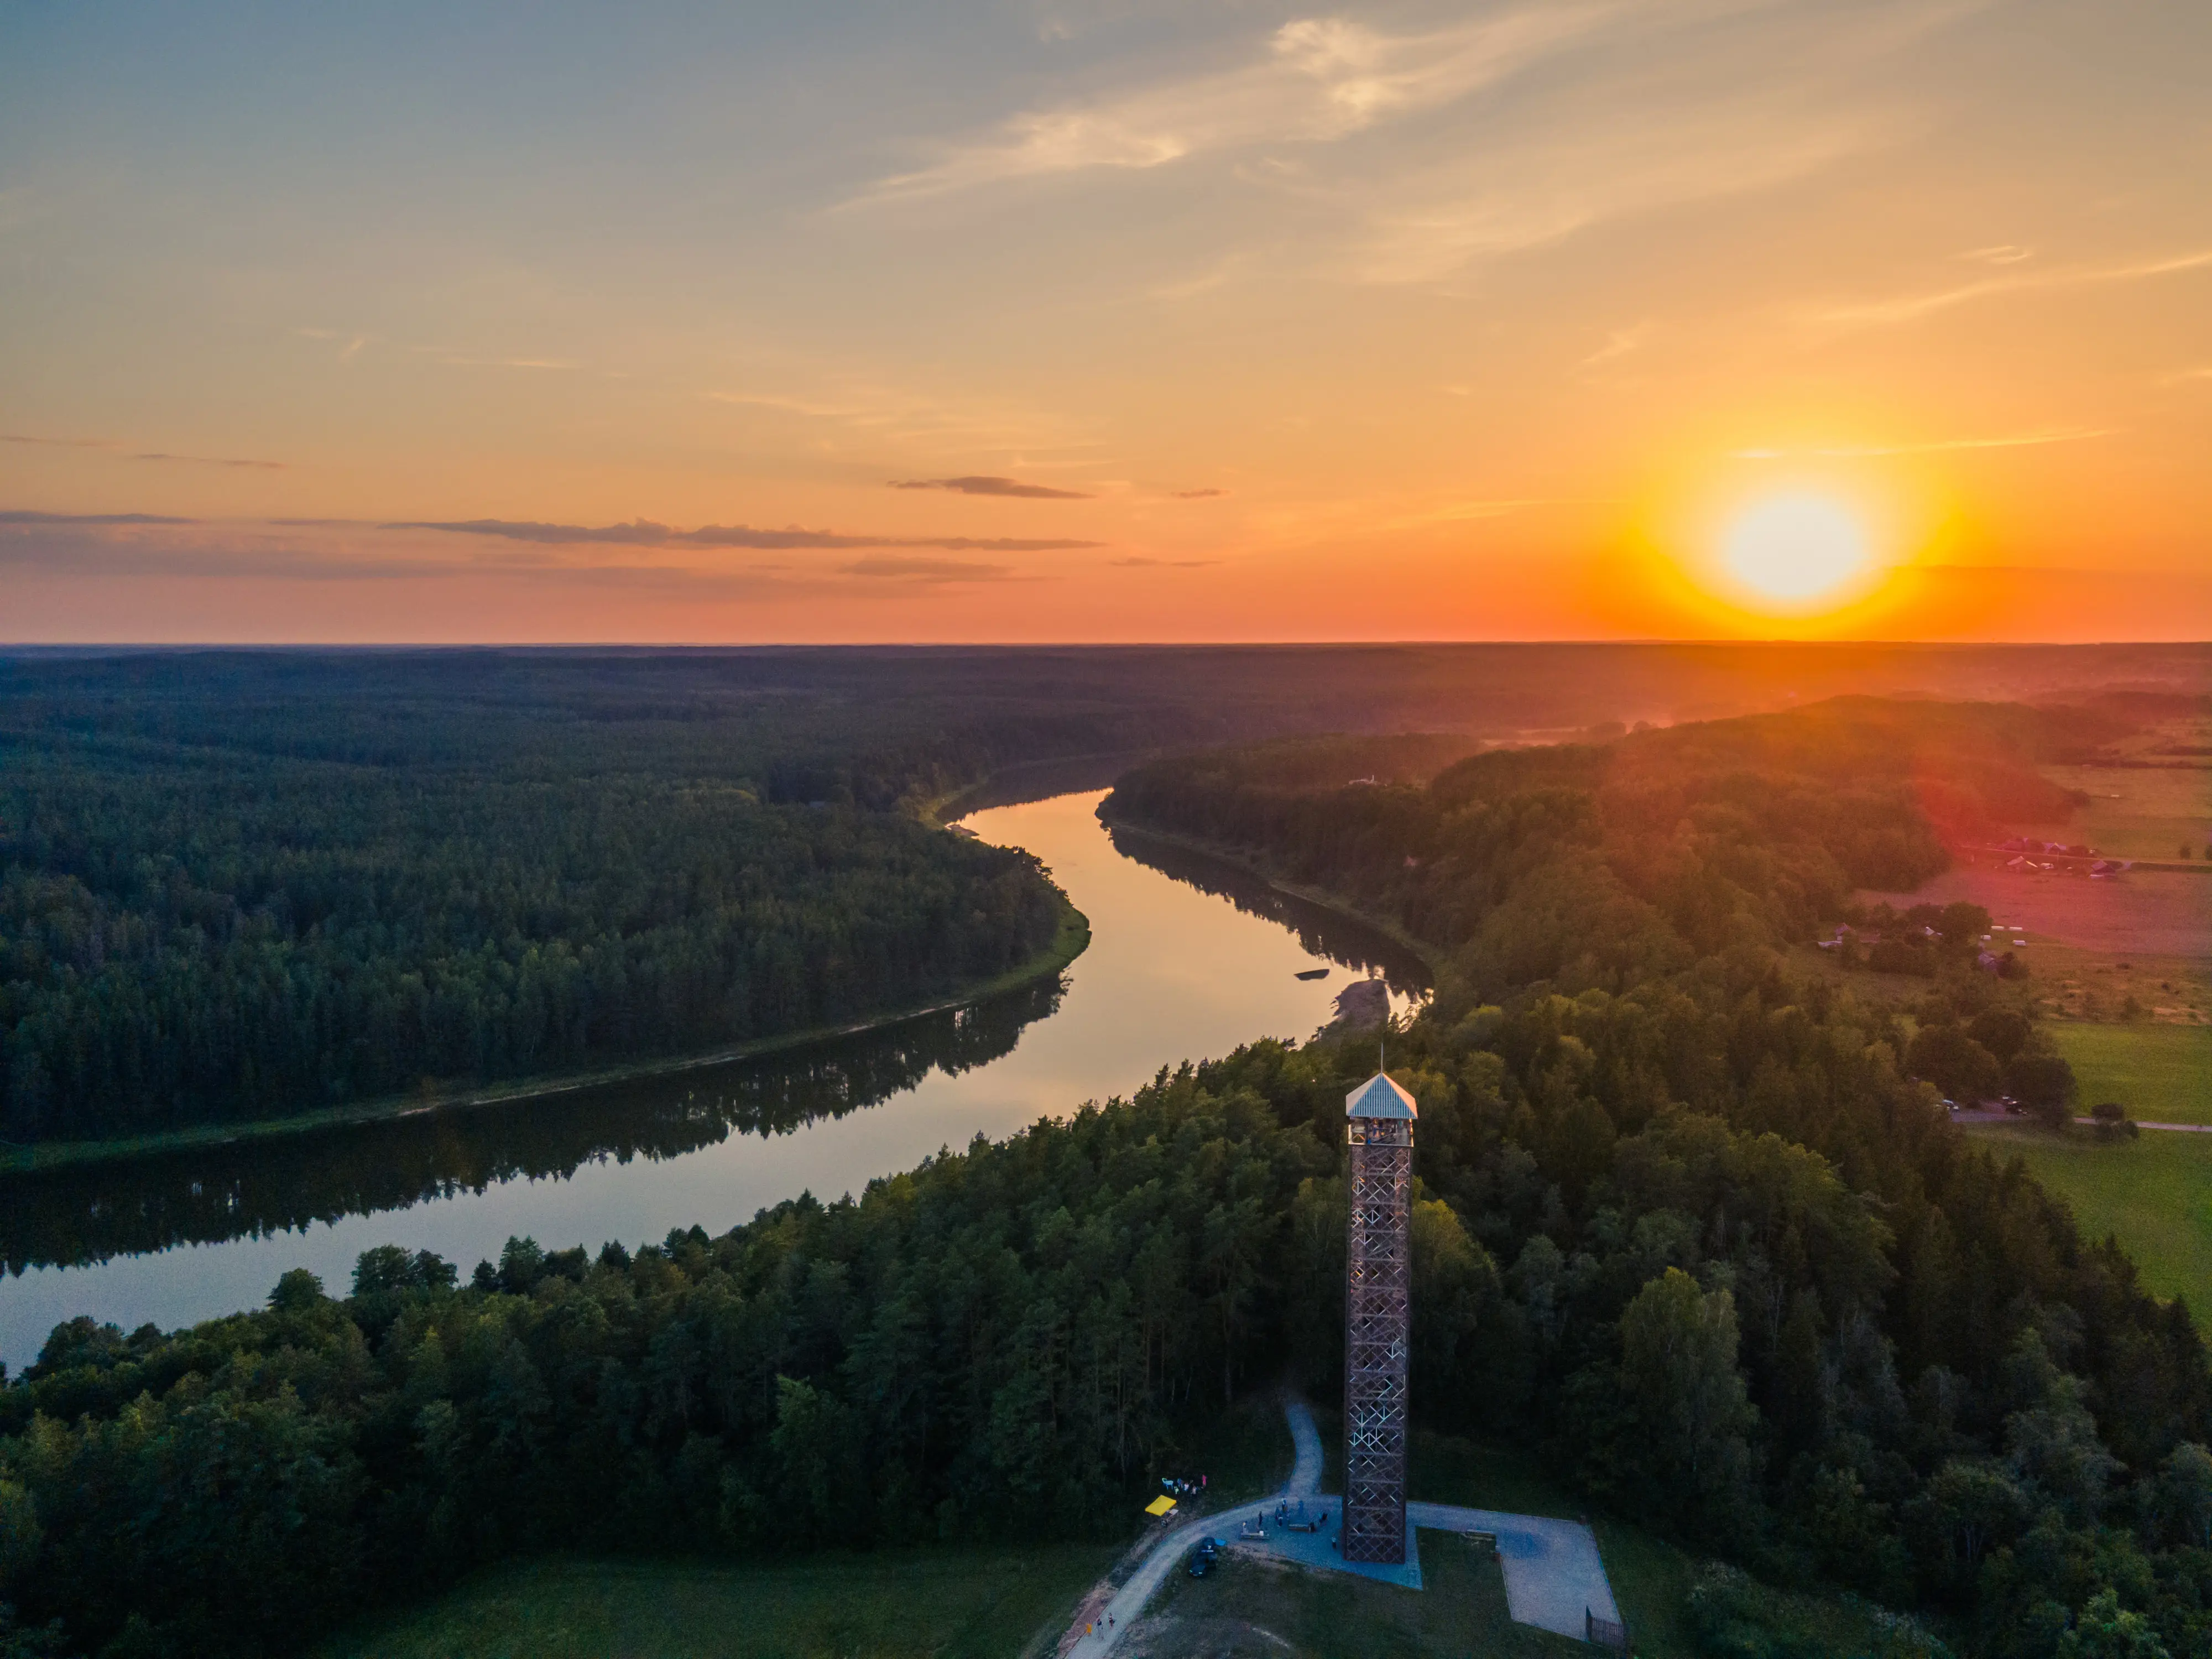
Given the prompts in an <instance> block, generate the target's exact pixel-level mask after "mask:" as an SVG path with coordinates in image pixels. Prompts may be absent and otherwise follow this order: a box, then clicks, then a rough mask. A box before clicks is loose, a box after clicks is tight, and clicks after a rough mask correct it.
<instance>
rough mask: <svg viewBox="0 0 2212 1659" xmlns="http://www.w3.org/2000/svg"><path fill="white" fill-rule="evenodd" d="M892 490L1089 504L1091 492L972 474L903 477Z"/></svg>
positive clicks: (894, 484) (895, 481)
mask: <svg viewBox="0 0 2212 1659" xmlns="http://www.w3.org/2000/svg"><path fill="white" fill-rule="evenodd" d="M891 488H892V489H950V490H952V491H954V492H955V493H957V494H958V495H1018V496H1020V497H1021V498H1023V499H1024V501H1089V500H1091V494H1090V492H1089V491H1088V490H1083V489H1053V488H1052V486H1051V485H1049V484H1036V483H1022V482H1021V480H1019V479H1018V478H994V477H979V476H976V475H974V474H970V475H969V476H968V477H960V478H902V479H896V480H894V481H893V482H892V484H891Z"/></svg>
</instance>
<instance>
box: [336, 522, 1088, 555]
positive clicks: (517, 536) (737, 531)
mask: <svg viewBox="0 0 2212 1659" xmlns="http://www.w3.org/2000/svg"><path fill="white" fill-rule="evenodd" d="M378 528H380V529H383V530H433V531H442V532H446V533H447V534H449V535H457V536H494V537H499V538H503V539H505V540H507V541H517V542H537V543H541V544H548V545H553V546H568V545H575V544H611V545H616V546H623V547H747V548H763V549H772V550H779V551H781V550H789V549H793V548H815V549H826V550H858V549H861V548H871V547H915V548H928V549H931V550H935V551H938V552H945V553H968V552H977V553H1060V552H1068V551H1073V550H1078V549H1082V548H1092V547H1103V545H1105V544H1104V543H1103V542H1092V541H1079V540H1074V539H1071V538H1065V537H1042V536H902V535H891V534H884V535H868V534H865V533H863V534H844V533H840V532H836V531H829V530H805V529H801V528H800V527H799V526H795V525H794V526H790V527H788V528H786V529H782V530H757V529H754V528H753V527H751V526H748V525H741V524H740V525H719V524H709V525H702V526H699V527H698V528H697V529H696V530H675V529H671V527H670V526H667V525H665V524H655V523H653V521H652V520H649V519H639V520H634V521H633V522H631V523H629V524H611V525H577V524H543V523H539V522H537V521H535V520H517V519H461V520H396V521H393V522H391V523H387V524H384V525H380V526H378Z"/></svg>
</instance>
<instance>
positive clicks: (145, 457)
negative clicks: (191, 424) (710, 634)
mask: <svg viewBox="0 0 2212 1659" xmlns="http://www.w3.org/2000/svg"><path fill="white" fill-rule="evenodd" d="M128 459H131V460H134V461H174V462H177V463H178V464H179V465H184V466H228V467H242V468H244V469H246V470H247V471H254V472H284V471H289V470H290V463H289V462H287V461H256V460H249V459H242V458H240V457H239V456H235V455H171V454H168V453H165V452H164V451H161V450H158V449H143V450H140V451H138V452H137V453H134V454H132V455H131V456H130V457H129V458H128Z"/></svg>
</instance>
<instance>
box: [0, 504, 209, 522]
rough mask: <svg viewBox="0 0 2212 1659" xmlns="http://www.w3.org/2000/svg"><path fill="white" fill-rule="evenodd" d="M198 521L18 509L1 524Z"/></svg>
mask: <svg viewBox="0 0 2212 1659" xmlns="http://www.w3.org/2000/svg"><path fill="white" fill-rule="evenodd" d="M198 522H199V520H197V519H173V518H170V517H168V516H167V514H165V513H32V512H28V511H25V510H23V509H21V508H17V509H15V510H12V511H9V512H4V513H0V524H22V525H38V524H45V525H70V524H83V525H100V524H106V525H118V524H197V523H198Z"/></svg>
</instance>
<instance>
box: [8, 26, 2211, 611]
mask: <svg viewBox="0 0 2212 1659" xmlns="http://www.w3.org/2000/svg"><path fill="white" fill-rule="evenodd" d="M792 12H793V15H789V16H785V17H781V18H768V19H763V18H760V17H744V16H732V17H713V18H702V17H699V16H696V15H691V14H690V13H682V12H677V11H673V10H662V9H658V8H652V7H643V8H638V9H626V10H625V12H624V13H623V15H621V16H619V17H616V16H609V17H605V18H600V19H596V20H588V19H578V18H574V17H567V16H562V17H555V16H551V15H546V16H544V17H535V16H534V17H533V18H532V19H531V20H529V21H527V22H525V21H523V20H521V19H520V17H517V18H516V19H514V20H513V21H504V20H502V19H501V18H499V17H496V16H493V15H489V14H485V15H470V16H464V17H454V16H452V15H447V11H446V10H445V9H436V8H425V9H422V10H421V11H419V12H416V13H409V12H406V11H404V10H391V11H380V13H379V14H378V15H375V16H373V17H362V18H349V17H345V16H324V17H299V16H293V15H289V14H276V15H271V14H267V13H259V12H251V11H247V10H245V9H240V10H237V11H232V10H229V9H226V8H222V7H213V8H210V9H196V10H195V11H194V13H193V14H192V15H191V16H189V17H187V16H185V15H181V14H177V13H173V12H170V11H164V10H159V9H148V10H146V11H144V12H143V13H134V12H133V11H132V10H131V9H130V8H127V7H126V8H113V9H100V10H99V11H97V12H90V11H87V10H84V9H55V10H51V11H45V12H39V13H35V14H34V13H30V12H28V11H27V9H11V10H10V11H9V12H8V13H7V14H5V15H0V319H5V320H4V321H0V639H4V640H15V641H61V640H103V639H108V640H115V639H128V640H143V641H155V640H255V641H279V640H325V641H384V640H391V641H399V640H429V641H463V640H488V641H503V640H620V641H653V640H684V641H776V640H805V641H836V640H868V641H875V640H1016V641H1021V640H1148V639H1159V640H1196V639H1218V640H1236V639H1259V638H1269V639H1335V638H1509V637H1538V638H1559V637H1575V638H1600V637H1650V636H1693V637H1729V636H1743V635H1755V636H1771V635H1797V634H1809V635H1824V636H1835V635H1843V636H1859V637H1887V638H1899V637H1904V638H1930V639H2051V640H2079V639H2119V638H2146V639H2177V638H2203V637H2206V636H2207V635H2212V466H2208V465H2207V464H2206V458H2207V457H2208V456H2212V191H2208V190H2207V189H2206V188H2205V187H2204V184H2203V180H2204V179H2207V178H2212V93H2208V92H2207V91H2206V88H2208V87H2212V9H2207V8H2205V7H2204V6H2203V5H2202V4H2201V3H2195V0H2191V3H2146V0H2110V3H2106V4H2102V5H2100V6H2098V7H2094V8H2085V7H2081V6H2080V5H2078V4H2071V3H2067V4H2061V3H2046V4H2034V3H2005V0H1931V3H1918V0H1915V3H1903V0H1849V3H1842V0H1838V3H1820V4H1813V3H1785V0H1637V3H1627V0H1565V3H1523V4H1477V5H1468V4H1459V5H1450V6H1445V5H1433V4H1431V5H1387V6H1368V7H1347V8H1342V9H1334V10H1328V11H1322V10H1314V9H1301V8H1297V7H1285V6H1268V5H1262V4H1256V3H1255V4H1243V5H1234V6H1230V5H1202V4H1191V5H1176V4H1171V3H1158V4H1155V3H1139V0H1065V3H1063V0H1004V3H993V4H989V5H976V6H969V7H962V6H952V5H939V6H930V7H923V8H912V9H903V10H902V11H900V12H899V13H897V14H896V15H890V16H886V15H880V14H878V13H877V12H874V11H863V10H861V9H854V8H846V7H842V6H839V5H836V4H829V3H825V4H823V5H821V6H817V7H810V8H804V9H799V8H794V9H792ZM1778 492H1793V493H1795V494H1797V495H1810V496H1814V497H1817V498H1819V499H1821V500H1824V501H1832V502H1834V503H1836V504H1837V505H1838V507H1839V508H1840V509H1841V510H1842V511H1844V513H1847V515H1848V516H1849V518H1850V520H1851V522H1853V523H1854V524H1855V525H1856V526H1858V530H1859V532H1860V533H1862V534H1863V537H1864V538H1865V545H1866V548H1867V550H1868V555H1869V561H1870V563H1869V568H1868V569H1867V570H1866V571H1865V572H1864V573H1863V576H1862V577H1861V579H1859V580H1857V581H1855V582H1853V583H1850V584H1847V585H1846V586H1844V587H1843V588H1841V589H1838V590H1837V592H1836V593H1835V594H1834V595H1832V596H1831V597H1830V599H1828V600H1826V601H1823V602H1816V603H1813V604H1811V605H1805V606H1800V607H1797V608H1795V609H1783V610H1778V609H1776V608H1775V607H1773V606H1771V605H1766V604H1764V603H1760V602H1758V601H1757V600H1756V599H1755V597H1753V596H1750V595H1748V594H1747V592H1746V590H1744V589H1743V588H1742V587H1741V586H1740V585H1738V584H1734V583H1732V582H1731V581H1730V580H1729V579H1728V578H1727V576H1726V575H1725V574H1724V573H1723V571H1722V569H1721V568H1720V560H1721V556H1722V554H1721V550H1722V548H1723V544H1724V541H1725V538H1726V536H1727V533H1728V529H1729V525H1730V524H1731V522H1732V521H1734V520H1735V518H1736V516H1737V515H1738V514H1740V513H1741V512H1742V511H1743V510H1744V509H1745V508H1746V507H1747V506H1749V505H1752V504H1755V503H1757V502H1759V501H1761V500H1764V499H1765V498H1767V497H1770V496H1771V495H1775V494H1777V493H1778ZM441 526H442V527H441Z"/></svg>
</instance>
